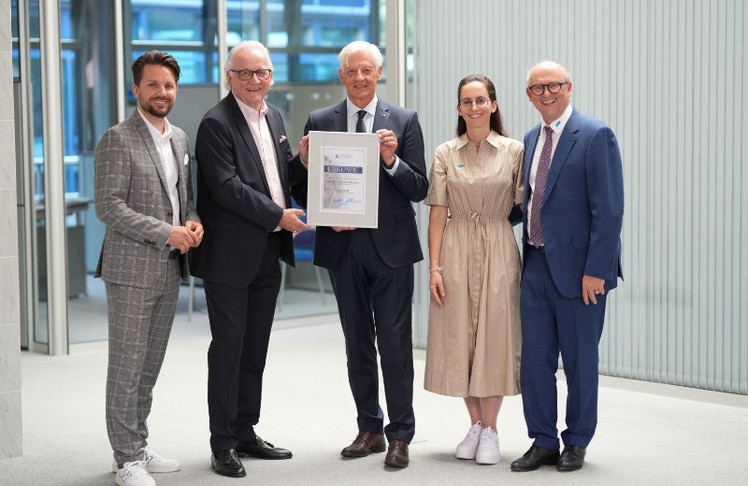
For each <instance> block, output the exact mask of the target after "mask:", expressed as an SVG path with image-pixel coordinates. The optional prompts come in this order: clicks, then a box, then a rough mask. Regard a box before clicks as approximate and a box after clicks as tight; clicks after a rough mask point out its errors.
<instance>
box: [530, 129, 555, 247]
mask: <svg viewBox="0 0 748 486" xmlns="http://www.w3.org/2000/svg"><path fill="white" fill-rule="evenodd" d="M552 151H553V129H552V128H551V127H549V126H546V127H545V143H543V149H542V150H541V151H540V160H539V161H538V170H537V171H536V173H535V189H533V191H532V220H531V221H530V241H531V242H532V244H533V245H535V246H541V245H542V244H543V228H542V227H541V225H540V220H541V218H542V211H543V201H544V199H545V183H546V182H547V181H548V171H549V170H550V168H551V152H552Z"/></svg>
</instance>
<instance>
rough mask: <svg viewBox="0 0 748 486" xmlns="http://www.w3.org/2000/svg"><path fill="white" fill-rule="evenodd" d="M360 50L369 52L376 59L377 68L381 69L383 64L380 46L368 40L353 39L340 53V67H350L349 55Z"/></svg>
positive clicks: (365, 52)
mask: <svg viewBox="0 0 748 486" xmlns="http://www.w3.org/2000/svg"><path fill="white" fill-rule="evenodd" d="M359 52H363V53H364V54H368V55H369V57H371V59H372V60H373V61H374V64H375V66H374V67H375V68H377V69H379V67H380V66H381V65H382V52H381V51H380V50H379V47H377V46H376V45H374V44H371V43H369V42H366V41H353V42H351V43H350V44H348V45H347V46H345V47H344V48H343V50H341V51H340V54H338V61H339V62H340V69H346V68H347V67H348V56H350V55H351V54H355V53H359Z"/></svg>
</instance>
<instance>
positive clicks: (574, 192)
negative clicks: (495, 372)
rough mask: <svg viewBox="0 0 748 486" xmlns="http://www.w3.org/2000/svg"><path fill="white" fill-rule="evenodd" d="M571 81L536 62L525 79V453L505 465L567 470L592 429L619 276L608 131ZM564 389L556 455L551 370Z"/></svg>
mask: <svg viewBox="0 0 748 486" xmlns="http://www.w3.org/2000/svg"><path fill="white" fill-rule="evenodd" d="M571 89H572V83H571V77H570V75H569V73H568V71H567V70H566V69H565V68H564V67H563V66H562V65H560V64H558V63H555V62H551V61H544V62H541V63H539V64H537V65H536V66H534V67H533V68H532V69H531V70H530V72H529V74H528V76H527V88H526V92H527V96H528V97H529V99H530V102H532V104H533V105H535V108H536V109H537V110H538V111H539V112H540V114H541V117H542V119H543V121H542V123H541V124H539V125H537V126H535V127H534V128H533V129H532V130H530V131H529V132H527V134H526V135H525V140H524V143H525V169H524V170H525V174H524V178H525V187H526V188H529V190H526V191H525V200H524V204H523V207H524V208H526V211H525V216H524V228H525V231H524V235H523V242H524V244H523V247H524V262H523V270H522V286H521V297H520V309H521V313H522V362H521V374H520V375H521V378H520V384H521V386H522V401H523V407H524V413H525V421H526V422H527V430H528V435H529V436H530V438H532V439H533V440H534V442H533V445H532V447H530V449H529V450H528V451H527V452H526V453H525V454H524V455H523V456H522V457H520V458H519V459H517V460H516V461H514V462H513V463H512V465H511V469H512V471H532V470H535V469H537V468H538V467H540V466H542V465H554V466H556V468H557V469H558V470H559V471H575V470H577V469H580V468H581V467H582V466H583V465H584V456H585V453H586V448H587V445H588V444H589V442H590V441H591V440H592V436H593V435H594V433H595V427H596V425H597V388H598V343H599V341H600V336H601V334H602V331H603V320H604V317H605V302H606V300H607V293H608V292H609V291H610V290H613V289H614V288H615V287H616V285H617V279H618V277H619V276H622V275H621V265H620V259H621V240H620V234H621V225H622V221H623V173H622V165H621V155H620V152H619V150H618V143H617V141H616V138H615V135H614V134H613V131H612V130H611V129H610V128H609V127H607V126H606V125H605V124H603V123H602V122H600V121H598V120H595V119H594V118H590V117H587V116H585V115H582V114H581V113H579V111H577V110H576V109H573V108H572V106H571V103H570V100H571ZM559 352H560V354H561V359H562V362H563V368H564V374H565V375H566V382H567V388H568V397H567V401H566V429H565V430H564V431H562V432H561V440H562V441H563V443H564V449H563V452H561V454H560V455H559V448H560V444H559V438H558V430H557V428H556V421H557V395H556V372H557V370H558V356H559Z"/></svg>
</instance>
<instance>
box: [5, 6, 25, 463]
mask: <svg viewBox="0 0 748 486" xmlns="http://www.w3.org/2000/svg"><path fill="white" fill-rule="evenodd" d="M0 22H2V24H1V25H0V93H4V94H3V96H2V97H1V98H0V140H3V143H4V144H5V148H4V150H2V151H0V227H2V228H3V230H2V232H0V275H6V276H8V278H3V279H0V459H2V458H6V457H15V456H19V455H21V440H22V432H21V423H22V421H21V324H20V322H21V319H20V304H19V296H18V292H19V277H18V233H17V227H18V225H17V214H16V211H17V206H18V205H17V202H18V201H17V198H16V158H15V152H14V150H13V146H14V140H15V128H14V120H13V109H14V108H13V96H12V94H13V62H12V58H11V41H10V1H9V0H0Z"/></svg>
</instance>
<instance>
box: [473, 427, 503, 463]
mask: <svg viewBox="0 0 748 486" xmlns="http://www.w3.org/2000/svg"><path fill="white" fill-rule="evenodd" d="M499 459H501V454H499V436H498V434H497V433H496V431H495V430H493V429H492V428H491V427H486V428H485V429H483V432H481V433H480V444H478V449H477V450H476V451H475V462H476V463H478V464H496V463H497V462H499Z"/></svg>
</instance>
